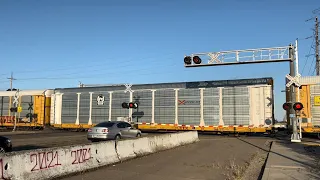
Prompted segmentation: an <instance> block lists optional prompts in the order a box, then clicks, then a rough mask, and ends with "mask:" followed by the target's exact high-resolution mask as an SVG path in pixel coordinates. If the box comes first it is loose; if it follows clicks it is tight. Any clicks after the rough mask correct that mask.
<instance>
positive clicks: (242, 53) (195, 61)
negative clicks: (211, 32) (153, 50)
mask: <svg viewBox="0 0 320 180" xmlns="http://www.w3.org/2000/svg"><path fill="white" fill-rule="evenodd" d="M297 44H298V41H297V40H296V46H293V45H292V44H290V45H289V46H283V47H272V48H258V49H245V50H232V51H221V52H205V53H193V54H191V55H186V56H184V67H186V68H193V67H206V66H223V65H240V64H257V63H275V62H289V64H290V66H289V68H290V73H289V74H288V75H287V78H288V79H289V80H290V82H289V83H288V84H287V87H288V90H287V92H288V95H289V100H288V103H295V101H296V97H295V88H296V87H297V86H299V77H300V74H299V72H298V49H297V48H298V45H297ZM294 62H296V67H295V64H294ZM298 91H299V90H298ZM301 106H302V104H301ZM289 107H290V106H289V105H288V104H286V105H284V108H286V109H288V111H287V113H288V114H290V116H288V122H290V119H292V122H293V134H292V137H291V141H292V142H301V140H300V137H299V135H298V129H297V119H296V116H295V117H294V116H293V115H294V114H295V112H294V109H293V108H289ZM302 107H303V106H302ZM297 109H299V105H297ZM273 122H274V120H273Z"/></svg>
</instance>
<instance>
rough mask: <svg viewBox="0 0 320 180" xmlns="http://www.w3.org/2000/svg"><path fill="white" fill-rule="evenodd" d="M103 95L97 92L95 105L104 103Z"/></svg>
mask: <svg viewBox="0 0 320 180" xmlns="http://www.w3.org/2000/svg"><path fill="white" fill-rule="evenodd" d="M104 99H105V98H104V96H103V95H102V94H99V95H98V97H97V105H98V106H101V105H104Z"/></svg>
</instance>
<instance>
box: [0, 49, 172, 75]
mask: <svg viewBox="0 0 320 180" xmlns="http://www.w3.org/2000/svg"><path fill="white" fill-rule="evenodd" d="M174 54H176V52H173V53H165V54H164V55H162V56H158V55H155V56H149V57H141V56H139V57H138V58H136V57H134V58H130V59H129V60H128V59H125V61H117V64H127V63H129V64H130V63H132V62H139V61H141V60H144V59H148V61H151V62H158V61H159V59H165V57H167V56H168V55H174ZM150 59H153V60H150ZM88 62H90V61H88ZM91 62H92V61H91ZM108 63H109V64H110V62H108V61H104V62H100V63H94V64H93V65H80V66H79V65H70V66H62V67H61V68H52V67H51V68H48V69H41V70H27V71H19V72H16V73H15V74H25V73H37V72H49V71H63V70H70V69H73V70H74V69H83V68H85V69H87V68H91V67H101V66H103V65H106V64H108ZM54 66H56V67H57V64H55V65H54ZM113 66H114V65H113ZM58 67H59V66H58ZM3 75H7V74H3Z"/></svg>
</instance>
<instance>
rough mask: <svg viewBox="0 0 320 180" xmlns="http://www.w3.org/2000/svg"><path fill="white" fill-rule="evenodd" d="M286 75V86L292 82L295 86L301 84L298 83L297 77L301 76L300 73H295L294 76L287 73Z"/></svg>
mask: <svg viewBox="0 0 320 180" xmlns="http://www.w3.org/2000/svg"><path fill="white" fill-rule="evenodd" d="M286 77H287V78H288V80H290V81H289V82H288V83H287V84H286V86H287V87H290V86H291V85H292V84H293V83H294V84H295V85H296V86H298V87H300V86H301V84H300V83H299V78H300V77H301V75H300V74H298V75H296V76H295V77H292V76H290V75H289V74H287V75H286Z"/></svg>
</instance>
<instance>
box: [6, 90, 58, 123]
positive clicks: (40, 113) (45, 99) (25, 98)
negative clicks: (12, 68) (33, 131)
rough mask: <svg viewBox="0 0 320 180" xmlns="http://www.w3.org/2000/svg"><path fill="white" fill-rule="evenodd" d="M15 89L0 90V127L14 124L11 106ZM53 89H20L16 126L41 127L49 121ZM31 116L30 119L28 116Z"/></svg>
mask: <svg viewBox="0 0 320 180" xmlns="http://www.w3.org/2000/svg"><path fill="white" fill-rule="evenodd" d="M16 93H17V92H16V91H0V121H1V126H2V127H8V128H12V127H13V126H14V119H15V116H14V113H13V112H10V108H11V107H13V101H14V96H15V95H16ZM52 93H53V90H50V89H48V90H47V89H45V90H20V91H19V93H18V96H19V98H18V104H17V106H18V107H20V108H21V109H22V110H21V112H17V113H16V119H17V127H27V128H29V127H32V128H43V127H44V126H45V125H49V123H50V99H51V94H52ZM30 116H32V117H33V118H32V120H31V121H30V119H29V117H30Z"/></svg>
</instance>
